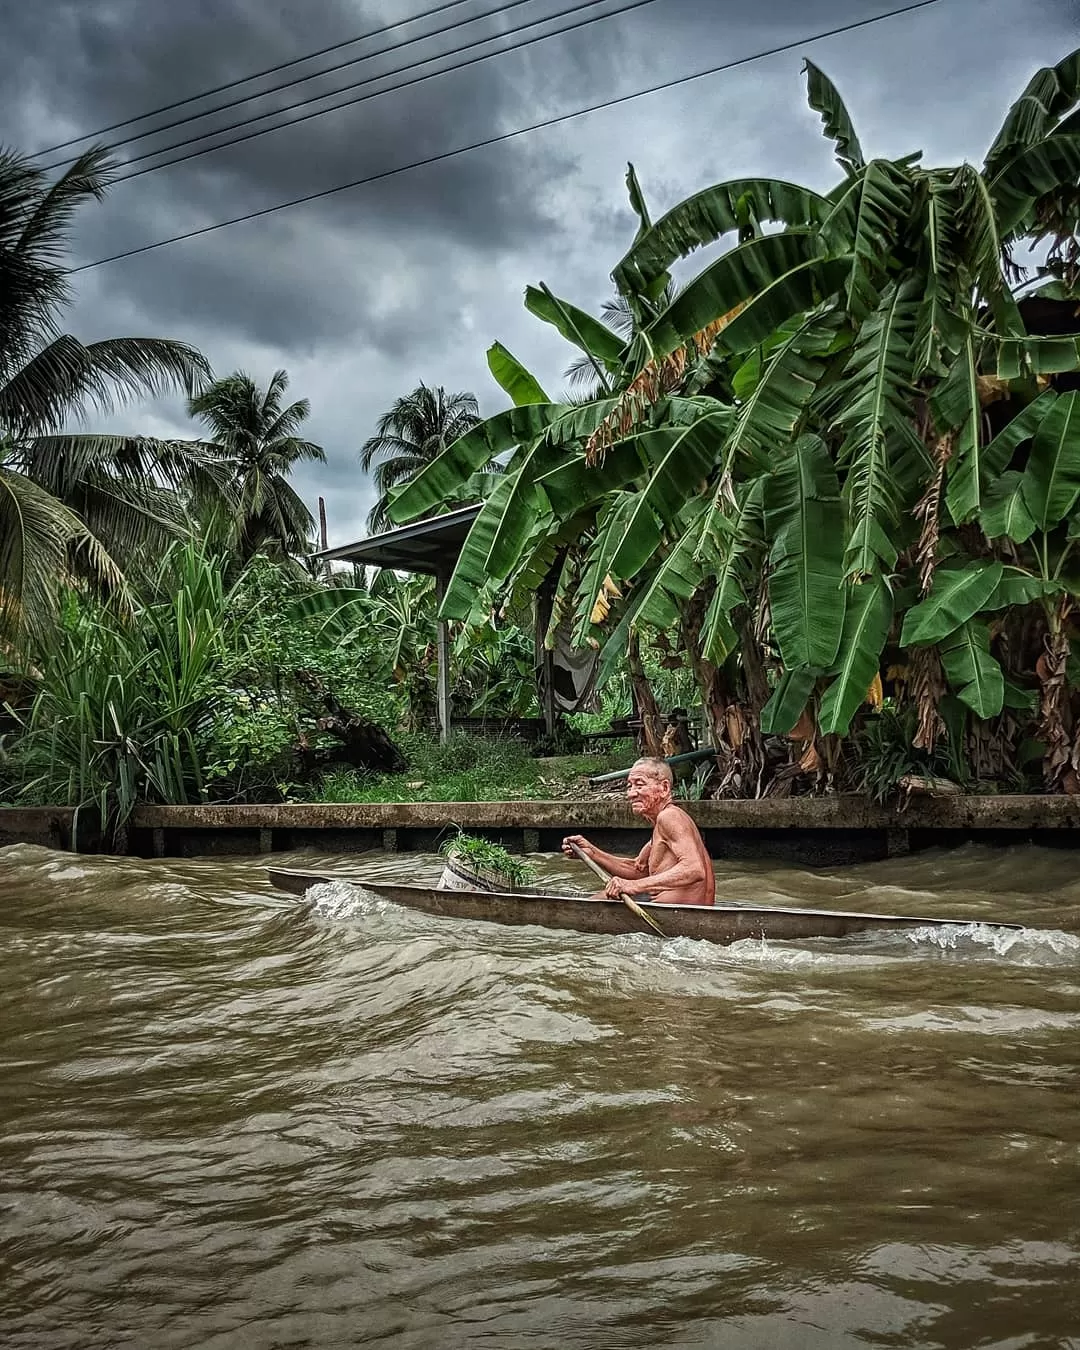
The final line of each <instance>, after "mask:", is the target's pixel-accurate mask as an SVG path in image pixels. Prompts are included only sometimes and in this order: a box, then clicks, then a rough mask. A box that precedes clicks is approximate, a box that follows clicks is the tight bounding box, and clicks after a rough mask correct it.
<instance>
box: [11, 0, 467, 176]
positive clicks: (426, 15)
mask: <svg viewBox="0 0 1080 1350" xmlns="http://www.w3.org/2000/svg"><path fill="white" fill-rule="evenodd" d="M470 2H471V0H447V3H445V4H441V5H435V6H434V7H433V8H432V9H425V10H421V12H420V13H419V14H413V15H411V16H410V17H409V18H408V19H398V20H396V21H395V22H394V23H388V24H384V25H383V27H382V28H373V29H372V30H371V32H370V33H360V34H359V35H358V36H357V37H351V38H345V39H344V40H343V41H341V42H335V43H333V44H332V45H331V46H329V47H322V48H320V50H319V51H315V52H308V54H307V55H306V56H294V57H293V58H292V60H290V61H283V62H282V63H281V64H280V65H278V66H268V67H267V69H266V70H257V71H256V72H255V73H254V74H253V75H245V76H244V77H243V78H242V79H239V80H227V81H226V82H225V84H219V85H217V86H216V87H215V88H213V89H204V90H203V91H202V93H201V94H189V95H188V97H187V98H181V99H177V101H176V102H175V103H164V104H162V106H161V107H160V108H151V109H150V111H149V112H144V113H139V114H138V116H137V117H126V118H124V120H123V121H121V122H113V123H112V124H111V125H110V126H107V127H99V128H98V129H97V131H86V132H84V133H83V134H82V135H81V136H74V137H72V139H71V140H70V141H61V142H60V144H59V145H48V146H46V147H45V149H44V150H38V151H36V152H35V154H34V156H33V157H34V158H35V159H39V158H41V156H43V155H55V154H56V153H57V151H59V150H66V149H67V148H68V146H69V145H78V144H79V142H80V141H89V140H96V139H97V137H99V136H107V135H108V134H109V132H110V131H119V129H120V128H121V127H129V126H133V125H134V124H135V123H136V122H145V121H146V119H147V118H148V117H159V116H160V115H161V114H162V113H167V112H173V111H174V110H175V109H176V108H185V107H187V105H188V104H189V103H198V102H199V100H200V99H203V98H213V96H214V95H215V94H223V93H225V91H226V90H227V89H239V88H240V86H241V85H243V84H251V83H252V81H254V80H261V79H263V78H264V77H265V76H267V75H277V74H279V73H280V72H281V71H283V70H291V69H292V67H293V66H300V65H303V63H304V62H305V61H316V60H318V58H319V57H320V56H329V55H330V53H331V52H339V51H341V50H342V49H343V48H345V47H351V46H352V45H353V44H354V43H356V42H365V41H366V40H367V39H368V38H373V37H381V36H382V35H383V33H389V32H392V31H393V30H394V29H395V28H404V27H406V25H408V24H410V23H419V22H420V20H421V19H430V18H432V17H433V16H434V15H436V14H443V13H445V12H446V11H447V10H448V9H457V8H459V7H460V6H461V5H465V4H469V3H470ZM318 73H320V72H313V73H312V75H309V76H307V77H306V78H308V79H313V78H314V76H315V75H316V74H318ZM286 87H287V86H286ZM265 92H267V93H273V92H274V91H273V90H266V91H265ZM253 97H259V96H258V95H253ZM245 101H246V100H245ZM216 111H220V109H218V110H216ZM200 115H202V114H200ZM155 130H161V128H160V127H158V128H155ZM142 134H143V135H146V136H149V135H151V134H152V133H151V132H149V131H147V132H143V133H142ZM131 139H132V140H139V139H140V137H138V136H134V137H132V138H131Z"/></svg>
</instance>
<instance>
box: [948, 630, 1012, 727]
mask: <svg viewBox="0 0 1080 1350" xmlns="http://www.w3.org/2000/svg"><path fill="white" fill-rule="evenodd" d="M940 650H941V664H942V666H943V667H944V668H945V674H946V675H947V676H948V680H949V683H950V684H951V685H952V687H953V688H954V689H955V690H956V693H957V697H958V698H960V699H961V700H962V701H963V702H964V703H966V704H967V706H968V707H969V708H970V709H971V710H972V712H973V713H975V715H976V716H977V717H983V718H986V717H996V716H997V715H998V713H999V712H1001V709H1002V705H1003V704H1004V701H1005V677H1004V675H1003V674H1002V671H1001V667H1000V666H999V665H998V663H997V662H996V661H995V660H994V658H993V657H992V656H991V655H990V629H989V628H988V627H987V625H986V624H985V623H981V622H980V621H979V620H978V619H969V620H968V622H967V623H965V624H963V625H962V626H961V627H960V628H959V629H958V630H957V631H956V632H955V633H953V635H952V636H951V637H950V638H949V639H948V641H947V642H944V643H942V645H941V649H940Z"/></svg>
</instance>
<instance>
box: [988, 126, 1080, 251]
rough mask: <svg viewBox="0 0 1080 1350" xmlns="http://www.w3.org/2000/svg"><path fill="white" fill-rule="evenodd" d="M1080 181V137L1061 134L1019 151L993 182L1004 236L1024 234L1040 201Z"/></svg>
mask: <svg viewBox="0 0 1080 1350" xmlns="http://www.w3.org/2000/svg"><path fill="white" fill-rule="evenodd" d="M1077 178H1080V134H1076V133H1073V134H1070V135H1065V134H1062V133H1058V134H1056V135H1050V136H1047V137H1046V138H1045V139H1044V140H1041V141H1036V142H1035V143H1034V144H1033V145H1029V146H1026V147H1025V148H1024V149H1022V150H1019V151H1017V153H1016V154H1015V155H1013V156H1012V158H1011V159H1008V160H1005V161H1004V162H1003V163H1002V165H1001V167H1000V168H999V169H998V170H997V172H996V173H995V174H994V176H993V177H992V178H991V180H990V195H991V197H993V199H994V205H995V207H996V208H997V217H998V228H999V229H1000V231H1001V233H1002V235H1003V236H1008V235H1010V234H1014V233H1018V232H1019V233H1022V232H1024V231H1025V230H1027V229H1029V228H1030V227H1031V225H1032V224H1033V223H1034V213H1033V208H1034V206H1035V203H1036V202H1037V201H1038V200H1039V198H1041V197H1044V196H1046V195H1047V194H1048V193H1053V192H1058V191H1060V190H1061V187H1062V185H1063V184H1066V183H1073V184H1075V182H1076V180H1077Z"/></svg>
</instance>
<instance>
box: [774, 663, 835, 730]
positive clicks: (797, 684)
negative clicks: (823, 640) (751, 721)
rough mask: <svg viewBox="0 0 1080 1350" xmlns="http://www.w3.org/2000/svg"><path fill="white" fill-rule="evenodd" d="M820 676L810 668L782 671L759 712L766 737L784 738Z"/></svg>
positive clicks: (793, 724)
mask: <svg viewBox="0 0 1080 1350" xmlns="http://www.w3.org/2000/svg"><path fill="white" fill-rule="evenodd" d="M820 674H821V671H820V670H815V669H813V668H812V667H810V666H803V667H800V668H799V669H797V670H785V671H784V673H783V675H781V676H780V679H779V682H778V683H777V686H776V688H775V689H774V690H773V692H772V696H771V697H770V699H769V701H768V702H767V703H766V704H765V706H764V708H762V710H761V730H762V731H763V732H764V734H765V735H766V736H786V735H787V734H788V732H789V731H790V730H791V729H792V727H794V726H795V724H796V723H797V722H798V720H799V718H800V717H801V716H802V715H803V710H804V709H805V707H806V704H807V701H808V700H809V698H810V695H811V694H812V693H813V690H814V685H815V683H816V682H817V678H818V676H819V675H820Z"/></svg>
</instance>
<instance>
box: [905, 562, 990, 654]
mask: <svg viewBox="0 0 1080 1350" xmlns="http://www.w3.org/2000/svg"><path fill="white" fill-rule="evenodd" d="M1002 573H1003V567H1002V564H1001V563H1000V562H986V561H979V562H970V563H968V564H966V566H964V567H939V568H938V570H937V572H936V573H935V575H934V584H933V586H932V587H931V590H930V594H929V595H928V596H927V597H926V599H925V600H921V601H920V602H919V603H918V604H917V605H914V606H912V608H911V609H909V610H908V612H907V614H906V615H905V616H904V628H903V631H902V632H901V634H900V645H901V646H902V647H914V646H925V645H927V644H929V643H931V642H941V641H942V640H943V639H945V638H947V637H949V636H950V635H951V634H952V633H955V632H956V630H957V629H958V628H959V627H960V626H961V625H962V624H965V623H967V621H968V620H969V619H970V618H972V617H973V616H974V615H975V614H977V613H978V612H979V610H980V609H985V607H986V604H987V602H988V601H989V599H990V597H991V596H992V595H993V594H994V591H995V590H996V589H997V587H998V585H999V584H1000V582H1001V577H1002Z"/></svg>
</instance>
